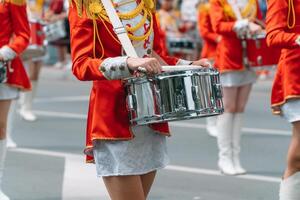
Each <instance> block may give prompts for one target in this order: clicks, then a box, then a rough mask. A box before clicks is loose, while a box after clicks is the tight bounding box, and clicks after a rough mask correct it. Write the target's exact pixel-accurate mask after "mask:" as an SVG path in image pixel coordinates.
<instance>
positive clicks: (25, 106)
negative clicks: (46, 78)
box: [20, 81, 37, 121]
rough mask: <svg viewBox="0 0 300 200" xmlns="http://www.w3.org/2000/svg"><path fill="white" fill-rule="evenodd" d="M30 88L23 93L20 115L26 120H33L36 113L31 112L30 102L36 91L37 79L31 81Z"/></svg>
mask: <svg viewBox="0 0 300 200" xmlns="http://www.w3.org/2000/svg"><path fill="white" fill-rule="evenodd" d="M31 86H32V90H31V91H29V92H25V93H24V94H23V102H22V104H21V109H20V115H21V117H22V118H23V119H25V120H26V121H35V120H36V119H37V118H36V115H35V114H34V113H33V112H32V103H33V99H34V97H35V94H36V91H37V81H31Z"/></svg>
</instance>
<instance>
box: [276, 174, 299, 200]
mask: <svg viewBox="0 0 300 200" xmlns="http://www.w3.org/2000/svg"><path fill="white" fill-rule="evenodd" d="M299 199H300V172H297V173H295V174H294V175H292V176H290V177H288V178H286V179H284V180H282V182H281V184H280V192H279V200H299Z"/></svg>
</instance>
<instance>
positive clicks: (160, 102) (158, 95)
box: [154, 87, 164, 113]
mask: <svg viewBox="0 0 300 200" xmlns="http://www.w3.org/2000/svg"><path fill="white" fill-rule="evenodd" d="M154 88H155V89H154V90H155V94H156V95H155V97H156V102H157V104H158V107H159V113H163V112H164V107H163V104H162V101H161V93H160V90H159V89H157V88H156V87H154Z"/></svg>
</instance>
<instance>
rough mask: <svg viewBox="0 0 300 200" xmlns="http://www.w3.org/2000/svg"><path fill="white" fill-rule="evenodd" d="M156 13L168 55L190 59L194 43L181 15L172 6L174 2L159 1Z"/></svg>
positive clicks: (169, 0) (171, 0) (170, 0)
mask: <svg viewBox="0 0 300 200" xmlns="http://www.w3.org/2000/svg"><path fill="white" fill-rule="evenodd" d="M159 3H160V9H159V10H158V12H157V16H158V19H159V24H160V28H161V30H162V32H163V33H164V35H165V36H166V38H165V39H166V41H165V43H166V44H167V47H168V48H167V50H168V54H169V55H173V56H179V57H182V58H186V59H187V58H190V57H191V55H192V54H194V50H195V47H194V41H193V39H192V38H191V37H189V35H188V34H187V27H186V25H185V24H184V23H183V20H182V16H181V13H180V11H179V10H178V9H176V7H175V6H174V3H175V1H174V0H160V1H159Z"/></svg>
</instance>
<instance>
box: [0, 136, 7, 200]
mask: <svg viewBox="0 0 300 200" xmlns="http://www.w3.org/2000/svg"><path fill="white" fill-rule="evenodd" d="M6 148H7V147H6V140H0V199H1V200H9V198H8V196H6V195H5V194H4V193H3V192H2V180H3V173H4V163H5V157H6Z"/></svg>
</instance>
